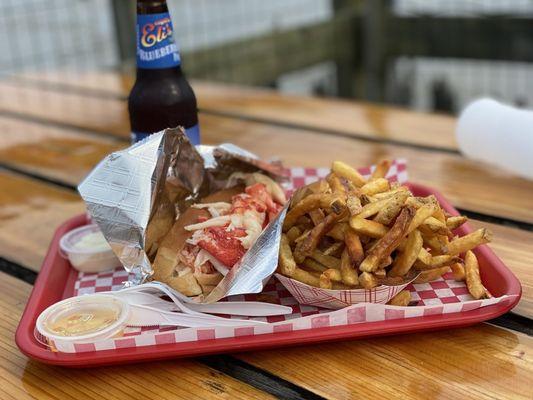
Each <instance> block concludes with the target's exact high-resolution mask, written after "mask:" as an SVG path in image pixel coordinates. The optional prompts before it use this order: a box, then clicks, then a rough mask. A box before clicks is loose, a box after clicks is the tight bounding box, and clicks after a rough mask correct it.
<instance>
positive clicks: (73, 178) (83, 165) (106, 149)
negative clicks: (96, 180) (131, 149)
mask: <svg viewBox="0 0 533 400" xmlns="http://www.w3.org/2000/svg"><path fill="white" fill-rule="evenodd" d="M0 132H2V135H3V136H2V138H3V139H2V141H1V142H0V163H2V164H4V165H9V166H12V167H15V168H17V169H20V170H23V171H25V172H29V173H32V174H37V175H39V176H44V177H46V178H50V179H54V180H58V181H61V182H64V183H67V184H70V185H73V186H75V185H77V184H78V183H79V182H80V181H81V180H82V179H83V178H84V177H85V176H86V175H87V173H88V172H89V171H90V170H91V169H92V168H93V167H94V166H95V165H96V164H97V163H98V162H99V161H100V160H101V159H102V158H103V157H104V156H106V155H107V154H109V153H111V152H113V151H115V150H118V149H120V148H124V147H125V146H127V145H128V142H125V141H121V140H115V139H108V138H104V137H98V136H95V135H88V134H81V133H79V132H76V131H73V130H70V129H64V128H57V127H54V126H46V125H43V124H39V123H34V122H28V121H23V120H20V119H13V118H5V117H0Z"/></svg>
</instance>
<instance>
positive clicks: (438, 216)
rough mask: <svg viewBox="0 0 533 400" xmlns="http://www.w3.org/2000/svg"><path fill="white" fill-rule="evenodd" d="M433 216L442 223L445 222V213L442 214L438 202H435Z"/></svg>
mask: <svg viewBox="0 0 533 400" xmlns="http://www.w3.org/2000/svg"><path fill="white" fill-rule="evenodd" d="M433 218H436V219H438V220H439V221H440V222H442V223H444V224H445V223H446V215H445V214H444V211H443V209H442V208H440V204H437V210H436V211H435V212H434V213H433Z"/></svg>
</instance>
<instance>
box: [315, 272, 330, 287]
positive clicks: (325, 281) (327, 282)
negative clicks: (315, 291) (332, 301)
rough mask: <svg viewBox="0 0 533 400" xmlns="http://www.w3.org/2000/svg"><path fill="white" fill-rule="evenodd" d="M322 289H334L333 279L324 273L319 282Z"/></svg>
mask: <svg viewBox="0 0 533 400" xmlns="http://www.w3.org/2000/svg"><path fill="white" fill-rule="evenodd" d="M318 283H319V285H320V288H322V289H332V288H333V284H332V282H331V279H329V276H328V275H326V274H325V273H324V272H323V273H322V274H321V275H320V278H319V281H318Z"/></svg>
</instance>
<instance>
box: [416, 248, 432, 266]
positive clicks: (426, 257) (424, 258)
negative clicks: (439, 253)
mask: <svg viewBox="0 0 533 400" xmlns="http://www.w3.org/2000/svg"><path fill="white" fill-rule="evenodd" d="M417 259H418V260H419V261H421V262H422V263H424V264H426V265H429V264H431V253H430V252H429V251H427V250H426V249H424V247H422V248H421V249H420V252H419V253H418V258H417Z"/></svg>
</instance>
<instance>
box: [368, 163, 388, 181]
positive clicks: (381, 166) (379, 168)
mask: <svg viewBox="0 0 533 400" xmlns="http://www.w3.org/2000/svg"><path fill="white" fill-rule="evenodd" d="M390 166H391V161H390V160H381V161H380V162H379V163H377V165H376V168H375V169H374V172H372V175H371V176H370V180H374V179H378V178H385V175H387V172H389V169H390Z"/></svg>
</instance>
